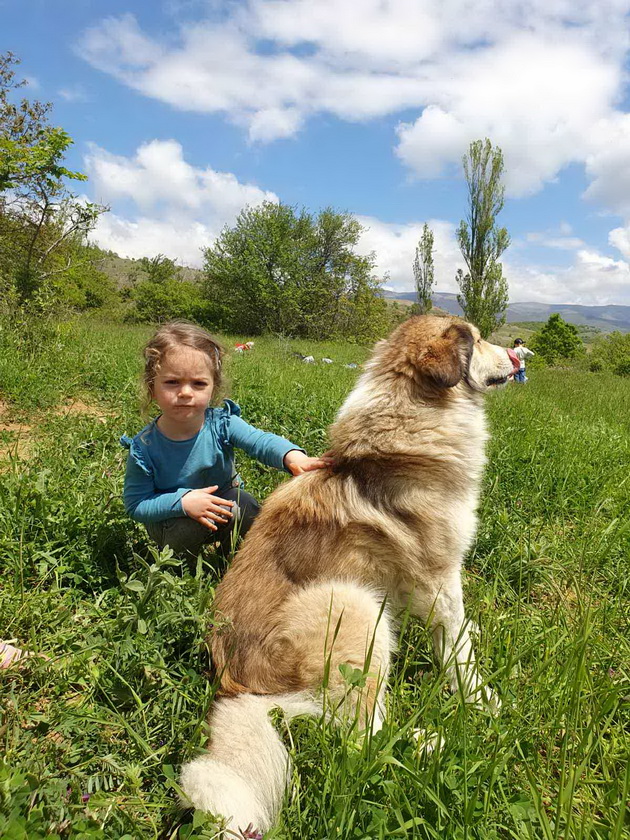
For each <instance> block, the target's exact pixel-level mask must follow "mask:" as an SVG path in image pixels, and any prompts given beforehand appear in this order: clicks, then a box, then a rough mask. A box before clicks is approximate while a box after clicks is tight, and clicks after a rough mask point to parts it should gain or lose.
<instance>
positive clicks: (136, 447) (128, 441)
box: [120, 424, 153, 476]
mask: <svg viewBox="0 0 630 840" xmlns="http://www.w3.org/2000/svg"><path fill="white" fill-rule="evenodd" d="M150 425H151V424H149V426H147V427H146V428H144V429H143V430H142V431H141V432H140V433H139V434H137V435H136V436H135V437H133V438H130V437H129V435H122V437H121V438H120V444H121V446H124V447H125V449H128V450H129V454H130V455H131V457H132V458H133V460H134V463H135V464H137V466H139V467H140V469H141V470H142V472H143V473H144V474H145V475H148V476H151V475H153V470H152V469H151V467H150V466H149V464H148V463H147V460H146V458H145V454H144V451H143V447H142V442H141V441H142V435H144V434H145V433H146V432H147V431H149V429H150Z"/></svg>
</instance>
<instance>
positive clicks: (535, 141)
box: [397, 33, 620, 196]
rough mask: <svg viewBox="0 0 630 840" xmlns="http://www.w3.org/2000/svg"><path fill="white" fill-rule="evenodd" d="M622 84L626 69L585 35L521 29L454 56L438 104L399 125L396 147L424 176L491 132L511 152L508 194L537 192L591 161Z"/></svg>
mask: <svg viewBox="0 0 630 840" xmlns="http://www.w3.org/2000/svg"><path fill="white" fill-rule="evenodd" d="M619 85H620V68H619V67H618V66H617V65H616V64H615V63H613V62H609V61H606V60H605V59H603V58H602V57H601V56H599V55H597V54H596V53H595V52H594V51H593V49H592V47H589V46H588V45H585V44H583V43H582V42H581V40H579V39H577V40H576V41H575V42H573V43H572V42H571V40H570V39H567V40H566V41H565V42H564V43H560V44H559V43H557V42H556V41H554V40H552V39H549V40H547V39H543V38H541V37H540V36H539V35H536V34H531V33H526V34H519V35H516V36H514V37H512V38H510V39H509V40H507V41H505V42H504V43H501V44H499V45H497V46H493V47H488V48H487V49H485V50H483V51H479V52H475V53H474V54H471V55H469V56H459V57H457V58H456V59H454V61H453V62H452V66H451V72H450V74H449V75H448V76H447V75H445V76H443V77H441V78H439V79H437V80H436V84H435V86H434V90H433V99H434V102H433V103H431V104H430V105H428V106H427V107H426V108H425V109H424V111H423V112H422V114H421V115H420V117H419V118H418V119H417V120H415V122H413V123H402V124H401V125H399V127H398V137H399V142H398V147H397V152H398V154H399V156H400V158H401V159H402V160H403V161H404V162H405V163H406V164H407V165H408V166H409V167H410V168H411V169H412V170H413V171H414V172H415V173H416V174H418V175H419V176H424V177H435V176H437V175H440V174H442V173H443V172H444V171H445V169H446V168H447V167H448V165H449V164H451V163H452V162H453V161H458V162H459V160H461V157H462V155H463V154H464V153H465V151H466V150H467V148H468V145H469V143H470V142H471V140H474V139H476V138H478V137H490V138H491V139H492V142H493V143H496V144H497V145H499V146H500V147H501V148H502V149H503V152H504V157H505V183H506V189H507V193H508V195H512V196H521V195H527V194H531V193H533V192H536V191H538V190H539V189H540V188H541V187H542V185H543V183H544V182H545V181H548V180H551V179H553V178H554V177H555V176H556V174H557V173H558V172H559V170H560V169H561V168H562V167H563V166H565V165H567V164H568V163H571V162H573V161H579V160H584V159H585V157H586V155H587V153H588V152H589V149H590V145H591V142H590V141H591V136H592V134H593V126H594V125H596V124H597V122H598V121H600V120H603V119H604V118H605V117H606V116H607V114H608V111H609V108H610V103H611V101H612V99H613V98H614V96H615V94H616V92H617V90H618V89H619Z"/></svg>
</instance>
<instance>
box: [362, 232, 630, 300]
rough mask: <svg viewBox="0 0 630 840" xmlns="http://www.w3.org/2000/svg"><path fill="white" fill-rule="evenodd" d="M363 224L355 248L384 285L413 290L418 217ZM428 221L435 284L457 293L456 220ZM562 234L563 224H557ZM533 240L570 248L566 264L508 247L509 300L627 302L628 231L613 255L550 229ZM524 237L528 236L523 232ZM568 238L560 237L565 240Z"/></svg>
mask: <svg viewBox="0 0 630 840" xmlns="http://www.w3.org/2000/svg"><path fill="white" fill-rule="evenodd" d="M359 221H360V222H361V224H362V225H363V226H364V227H365V231H364V233H363V236H362V237H361V241H360V242H359V246H358V249H359V251H360V252H361V253H364V254H368V253H370V252H374V254H375V256H376V271H377V274H378V275H379V276H380V277H385V278H386V282H385V285H386V288H388V289H392V290H394V291H398V292H409V291H413V288H414V285H413V270H412V264H413V258H414V255H415V249H416V245H417V244H418V240H419V239H420V236H421V235H422V225H423V223H422V222H418V223H414V224H407V225H397V224H388V223H385V222H382V221H380V220H379V219H376V218H374V217H367V216H363V217H359ZM427 224H428V225H429V227H430V228H431V229H432V230H433V232H434V235H435V244H434V263H435V289H436V290H437V291H439V292H450V293H457V292H458V291H459V290H458V287H457V283H456V281H455V274H456V271H457V269H458V268H465V265H464V261H463V259H462V255H461V252H460V250H459V246H458V244H457V239H456V227H455V225H453V224H451V223H449V222H446V221H443V220H439V219H429V220H427ZM562 230H563V231H564V232H565V233H568V232H570V227H569V226H568V225H564V226H562ZM538 236H539V237H540V239H538V240H537V236H536V234H534V240H533V241H536V242H537V244H538V242H539V241H542V240H544V241H545V244H547V245H548V246H549V247H552V248H554V247H560V248H564V249H567V250H573V251H575V254H574V257H573V260H572V262H571V264H570V265H569V266H566V265H564V266H555V267H554V266H552V267H547V266H545V267H543V266H538V265H535V264H525V263H523V262H522V255H521V254H520V253H519V250H518V249H517V248H514V247H510V248H508V250H507V251H506V252H505V254H504V259H503V260H502V263H503V269H504V274H505V276H506V277H507V279H508V283H509V289H510V300H511V301H513V302H518V301H522V302H526V301H537V302H540V303H581V304H584V305H604V304H606V303H625V304H630V265H629V263H628V262H627V261H626V259H630V230H624V231H623V232H621V231H620V232H619V236H618V244H617V247H619V248H620V250H622V253H623V255H624V256H625V257H626V259H624V260H615V259H612V258H610V257H608V256H605V255H603V254H601V253H599V252H598V251H597V250H595V249H592V248H587V247H586V246H585V245H584V243H583V242H582V241H581V240H580V239H578V238H577V237H573V238H572V241H571V242H568V241H562V240H563V237H562V236H560V237H557V239H558V240H559V241H557V242H554V238H553V237H551V236H550V235H549V234H539V235H538ZM528 238H529V237H528ZM569 238H570V237H568V236H565V237H564V239H565V240H568V239H569Z"/></svg>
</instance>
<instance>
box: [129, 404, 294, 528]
mask: <svg viewBox="0 0 630 840" xmlns="http://www.w3.org/2000/svg"><path fill="white" fill-rule="evenodd" d="M240 413H241V410H240V408H239V407H238V406H237V405H236V404H235V403H233V402H232V401H231V400H225V405H224V406H221V407H220V408H208V409H207V410H206V416H205V420H204V424H203V426H202V427H201V429H200V430H199V432H198V433H197V434H196V435H195V436H194V437H193V438H190V439H189V440H171V439H170V438H167V437H166V436H165V435H163V434H162V432H160V430H159V429H158V427H157V423H156V421H155V420H153V421H152V422H151V423H149V424H148V425H147V426H145V427H144V429H143V430H142V431H141V432H139V433H138V434H137V435H135V436H134V437H133V438H129V437H127V436H126V435H123V437H122V438H121V439H120V442H121V443H122V444H123V446H125V447H127V448H128V449H129V456H128V458H127V472H126V474H125V487H124V491H123V500H124V503H125V509H126V511H127V513H128V514H129V515H130V516H131V517H132V519H135V520H136V521H137V522H143V523H147V522H160V521H162V520H164V519H172V518H175V517H178V516H186V514H185V512H184V509H183V507H182V496H184V495H185V494H186V493H188V492H189V491H190V490H198V489H200V488H202V487H211V486H212V485H214V484H216V485H217V486H218V488H219V489H218V490H217V491H216V494H217V496H220V495H221V492H222V491H224V490H226V489H227V488H229V487H233V486H234V485H235V483H239V482H240V479H239V477H238V475H237V473H236V469H235V467H234V447H238V448H239V449H242V450H243V451H244V452H247V454H248V455H251V456H252V457H254V458H256V459H257V460H258V461H261V462H262V463H263V464H267V466H270V467H276V468H277V469H280V470H281V469H283V468H284V456H285V455H286V454H287V452H290V451H291V450H292V449H300V447H299V446H296V445H295V444H293V443H291V441H289V440H287V439H286V438H283V437H279V436H278V435H274V434H271V433H270V432H263V431H261V430H260V429H257V428H255V426H250V425H249V423H246V422H245V421H244V420H242V419H241V417H240ZM302 451H303V450H302Z"/></svg>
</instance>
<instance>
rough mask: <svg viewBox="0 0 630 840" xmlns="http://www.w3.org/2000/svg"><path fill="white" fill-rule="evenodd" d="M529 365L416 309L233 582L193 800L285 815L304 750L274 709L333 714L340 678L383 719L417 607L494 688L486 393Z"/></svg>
mask: <svg viewBox="0 0 630 840" xmlns="http://www.w3.org/2000/svg"><path fill="white" fill-rule="evenodd" d="M512 371H513V364H512V362H511V361H510V359H509V357H508V354H507V352H506V351H505V350H504V349H502V348H500V347H496V346H494V345H490V344H488V343H487V342H485V341H482V340H481V339H480V337H479V334H478V332H477V330H476V329H475V328H474V327H472V326H470V325H468V324H465V323H464V322H462V321H459V320H458V319H455V318H438V317H432V316H425V317H422V318H412V319H410V320H408V321H406V322H405V323H403V324H402V325H401V326H400V327H398V328H397V329H396V330H395V331H394V333H393V334H392V335H391V336H390V337H389V339H386V340H384V341H382V342H379V344H378V345H377V346H376V348H375V351H374V354H373V356H372V358H371V359H370V361H369V362H368V363H367V365H366V368H365V372H364V373H363V374H362V376H361V377H360V379H359V381H358V383H357V385H356V387H355V388H354V390H353V391H352V393H351V394H350V395H349V397H348V399H347V400H346V402H345V403H344V405H343V406H342V408H341V410H340V411H339V414H338V416H337V419H336V421H335V423H334V424H333V425H332V427H331V429H330V439H331V447H330V450H329V455H330V457H331V458H332V466H331V467H330V468H328V469H322V470H317V471H314V472H310V473H306V474H304V475H302V476H300V477H299V478H296V479H293V480H292V481H289V482H287V483H285V484H283V485H282V486H281V487H279V488H278V489H277V490H276V491H275V492H274V493H273V494H272V495H271V496H270V497H269V499H268V500H267V501H266V502H265V504H264V506H263V509H262V512H261V514H260V515H259V517H258V519H257V520H256V522H255V523H254V526H253V527H252V529H251V530H250V532H249V533H248V536H247V539H246V540H245V543H244V545H243V547H242V549H241V550H240V551H239V553H238V554H237V556H236V558H235V560H234V562H233V564H232V566H231V567H230V569H229V570H228V572H227V574H226V576H225V579H224V580H223V582H222V583H221V584H220V586H219V587H218V589H217V597H216V602H215V624H216V629H215V630H214V632H213V635H212V640H211V644H212V654H213V660H214V665H215V668H216V670H217V673H218V675H219V678H220V681H221V689H220V693H219V694H220V696H219V699H218V700H217V702H216V703H215V705H214V709H213V711H212V713H211V717H210V726H211V738H210V742H209V744H208V751H207V753H206V754H205V755H203V756H201V757H199V758H197V759H195V760H194V761H192V762H190V763H189V764H187V765H185V767H184V768H183V770H182V777H181V785H182V789H183V791H184V795H185V798H186V801H187V802H188V803H190V804H192V805H193V806H194V807H196V808H200V809H203V810H205V811H210V812H212V813H214V814H215V815H217V816H223V817H224V818H225V819H226V820H227V821H228V826H229V829H230V830H233V831H235V832H236V831H237V830H239V829H241V830H242V829H246V828H247V827H248V826H252V827H253V828H255V829H256V830H259V831H265V830H266V829H268V828H269V827H270V826H271V825H273V823H274V821H275V819H276V817H277V814H278V811H279V809H280V807H281V804H282V801H283V796H284V793H285V790H286V785H287V773H288V756H287V753H286V750H285V749H284V747H283V745H282V743H281V740H280V738H279V736H278V734H277V733H276V731H275V729H274V727H273V725H272V723H271V721H270V719H269V711H270V710H271V709H272V708H280V709H282V710H284V713H285V715H286V716H287V717H288V718H290V717H292V716H294V715H297V714H321V712H322V691H321V689H322V683H323V682H324V679H325V678H326V682H327V696H329V697H331V698H332V699H333V705H334V703H338V705H339V708H340V709H341V710H342V711H343V712H344V713H346V714H347V713H352V709H353V704H354V705H355V706H356V707H357V714H358V716H359V719H360V720H361V721H362V723H363V725H366V726H368V725H369V726H372V727H374V728H378V726H380V724H381V721H382V716H383V713H384V696H383V695H384V690H385V681H386V678H387V674H388V671H389V667H390V659H391V655H392V652H393V649H394V644H393V634H392V616H395V614H396V613H397V612H398V611H400V610H404V609H407V608H408V609H409V610H410V611H411V613H412V614H413V615H415V616H417V617H418V618H420V619H421V620H422V621H424V622H428V623H429V624H430V626H431V628H432V631H433V638H434V646H435V649H436V653H437V655H438V657H439V658H440V661H441V662H443V664H444V665H445V666H446V668H447V670H448V673H449V678H450V682H451V686H452V688H453V690H458V689H461V690H462V692H463V695H464V698H465V699H466V700H469V701H473V702H480V700H482V699H486V700H491V698H490V696H489V692H488V691H487V690H486V689H485V688H484V687H483V683H482V681H481V679H480V677H479V675H478V672H477V668H476V665H475V661H474V654H473V650H472V646H471V642H470V637H469V634H468V628H467V623H466V619H465V615H464V606H463V600H462V588H461V566H462V561H463V558H464V555H465V553H466V551H467V550H468V548H469V547H470V544H471V541H472V539H473V537H474V534H475V528H476V514H475V509H476V507H477V502H478V494H479V485H480V480H481V474H482V470H483V466H484V444H485V441H486V436H487V433H486V425H485V420H484V412H483V405H482V401H483V394H484V392H485V391H487V390H488V388H489V387H492V386H493V385H494V384H499V382H501V381H504V380H505V379H506V378H507V376H508V375H509V374H510V373H512ZM384 602H385V604H386V607H385V609H384V607H383V604H384ZM342 664H350V665H351V666H352V667H354V668H359V669H362V670H364V671H365V672H366V673H367V681H366V686H365V688H364V689H363V690H362V691H361V692H359V693H356V694H353V693H350V694H349V692H348V686H347V684H346V682H345V681H344V679H343V677H342V675H341V673H340V670H339V666H340V665H342Z"/></svg>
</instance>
